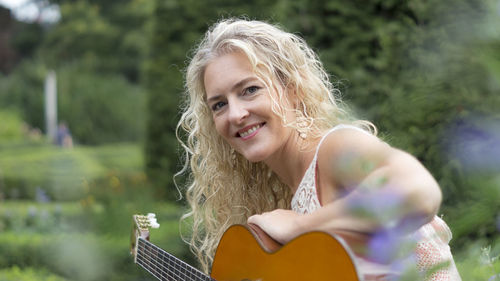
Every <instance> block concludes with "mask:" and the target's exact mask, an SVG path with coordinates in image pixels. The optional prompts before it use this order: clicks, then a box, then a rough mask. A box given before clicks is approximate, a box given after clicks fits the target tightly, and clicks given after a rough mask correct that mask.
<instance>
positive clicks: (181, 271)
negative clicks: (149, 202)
mask: <svg viewBox="0 0 500 281" xmlns="http://www.w3.org/2000/svg"><path fill="white" fill-rule="evenodd" d="M139 240H140V242H142V243H139V246H142V247H143V248H144V249H145V252H146V253H150V254H151V253H154V254H155V255H156V257H158V258H161V260H163V261H165V262H166V263H167V264H170V265H171V267H172V268H173V270H170V269H169V268H168V267H166V268H165V269H166V270H167V271H168V272H165V271H163V270H162V268H161V267H162V264H160V263H158V262H156V260H155V259H154V257H153V259H152V260H151V262H150V266H149V267H150V269H151V270H152V271H155V268H156V271H158V269H160V271H162V272H163V273H164V274H162V275H161V276H164V275H165V273H166V274H167V277H172V276H168V273H169V272H170V273H171V274H172V275H173V276H174V277H177V278H179V277H182V276H184V277H185V279H183V280H214V279H212V278H211V277H210V276H208V275H205V274H204V273H203V272H201V271H199V270H198V269H196V268H195V267H192V266H191V265H189V264H187V263H185V262H183V261H182V260H180V259H178V258H176V257H175V256H173V255H171V254H169V253H168V252H166V251H164V250H163V249H161V248H159V247H157V246H156V245H154V244H152V243H151V242H148V241H146V240H144V239H139ZM141 244H144V245H141ZM148 246H149V247H148ZM149 248H150V249H151V250H149ZM153 267H154V268H153ZM163 267H165V266H163ZM186 278H187V279H186ZM160 280H161V279H160ZM174 280H178V279H174Z"/></svg>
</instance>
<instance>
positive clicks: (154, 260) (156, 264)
mask: <svg viewBox="0 0 500 281" xmlns="http://www.w3.org/2000/svg"><path fill="white" fill-rule="evenodd" d="M146 245H147V246H149V248H151V249H153V250H157V251H156V252H155V254H156V257H153V259H152V260H150V261H151V264H152V265H153V266H154V267H156V268H160V270H161V264H159V263H158V262H156V259H155V258H158V257H160V255H161V254H162V252H161V251H158V249H159V248H158V249H155V248H154V247H153V246H154V245H152V244H151V243H146ZM160 250H161V249H160ZM145 252H146V253H150V254H151V253H153V251H150V250H148V249H146V250H145ZM162 260H165V259H164V256H162ZM165 261H166V262H167V263H168V262H169V260H165ZM153 262H154V263H155V264H153ZM166 269H167V271H168V272H165V271H163V273H166V274H167V277H172V275H173V276H174V277H177V279H174V280H179V277H181V276H180V275H179V274H182V272H181V271H179V270H178V269H176V268H175V265H174V270H177V272H178V273H176V272H175V271H174V270H171V269H170V268H169V267H166ZM169 272H170V273H171V275H170V276H169V275H168V273H169ZM164 275H165V274H162V277H163V276H164ZM184 276H185V277H186V278H189V279H191V278H190V276H189V275H187V274H184ZM184 280H186V279H185V278H184Z"/></svg>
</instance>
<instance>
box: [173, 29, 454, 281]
mask: <svg viewBox="0 0 500 281" xmlns="http://www.w3.org/2000/svg"><path fill="white" fill-rule="evenodd" d="M337 93H338V91H337V89H335V88H334V87H333V86H332V84H331V83H330V81H329V78H328V75H327V74H326V73H325V71H324V69H323V66H322V64H321V62H320V61H319V60H318V58H317V56H316V54H315V53H314V52H313V51H312V50H311V49H310V48H309V47H308V46H307V44H306V43H305V42H304V40H302V39H301V38H299V37H297V36H295V35H293V34H291V33H288V32H284V31H283V30H281V29H279V28H277V27H276V26H273V25H270V24H267V23H263V22H259V21H247V20H237V19H230V20H224V21H221V22H219V23H217V24H216V25H214V26H213V27H212V28H211V29H210V30H209V31H208V32H207V33H206V34H205V37H204V39H203V41H202V42H201V43H200V45H199V46H198V48H197V49H196V51H195V54H194V56H193V57H192V59H191V62H190V64H189V67H188V69H187V73H186V96H185V107H184V110H183V115H182V117H181V120H180V122H179V124H178V130H179V131H178V135H181V132H180V130H184V131H185V132H186V133H187V134H186V136H187V140H181V139H179V141H180V142H181V144H182V145H183V147H184V148H185V151H186V159H185V166H184V169H183V170H182V171H181V172H180V174H182V173H184V172H186V173H190V177H189V178H190V179H191V182H189V183H188V186H187V190H186V197H187V200H188V202H189V204H190V207H191V210H190V211H189V212H188V213H187V214H186V215H185V216H184V217H183V220H184V222H186V223H190V224H191V225H190V228H191V229H192V230H193V232H192V236H191V239H190V241H189V243H190V245H191V247H192V249H193V251H194V252H195V253H196V255H197V257H198V258H199V260H200V262H201V264H202V266H203V268H204V270H205V271H208V270H209V267H210V264H211V263H212V260H213V256H214V253H215V249H216V245H217V243H218V242H219V240H220V238H221V236H222V234H223V233H224V231H225V230H226V229H228V227H229V226H231V225H234V224H246V223H248V224H249V225H251V226H253V227H255V226H258V227H259V228H260V229H262V230H264V231H265V232H266V233H267V234H268V235H269V236H271V237H272V238H273V239H274V240H276V241H278V242H279V243H281V244H286V243H288V242H290V241H291V240H294V239H295V238H296V237H298V236H300V235H302V234H305V233H307V232H311V231H322V232H326V233H328V234H331V235H334V236H336V237H340V238H341V239H342V240H345V242H346V243H347V244H346V245H348V246H349V247H350V249H351V250H353V251H354V254H355V256H354V259H355V263H356V264H357V266H358V271H359V272H360V275H362V276H363V277H364V279H365V280H392V279H393V278H395V277H398V278H399V277H401V276H402V275H404V274H407V273H408V272H417V273H415V274H416V277H415V276H414V277H415V278H417V279H418V278H420V279H424V278H425V279H426V280H460V276H459V275H458V272H457V270H456V268H455V265H454V262H453V258H452V256H451V253H450V249H449V247H448V244H447V243H448V242H449V240H450V239H451V232H450V231H449V228H448V226H447V225H446V223H444V222H443V221H442V220H441V219H439V218H438V217H437V216H436V213H437V211H438V209H439V206H440V202H441V192H440V188H439V186H438V184H437V183H436V181H435V180H434V178H433V177H432V176H431V175H430V173H429V172H428V171H427V170H426V169H425V168H424V167H423V166H422V165H421V164H420V163H419V162H418V161H417V160H416V159H415V158H414V157H413V156H411V155H409V154H408V153H406V152H404V151H401V150H399V149H396V148H393V147H391V146H389V145H388V144H386V143H384V142H383V141H381V140H380V139H378V138H377V137H376V136H375V135H376V131H375V127H374V126H373V125H372V124H371V123H370V122H367V121H362V120H356V119H354V118H353V117H352V116H349V115H348V114H346V111H345V110H343V109H342V107H341V106H339V103H340V100H339V99H337V98H336V96H335V95H336V94H337ZM381 244H383V245H382V247H381V246H380V245H381ZM388 245H391V246H392V247H386V246H388ZM409 245H411V246H409ZM380 249H387V251H386V252H385V253H382V251H380ZM405 249H410V250H409V251H405ZM413 257H414V258H415V259H416V260H414V259H413ZM408 261H411V262H408ZM415 263H416V264H417V268H418V271H417V268H415V270H413V268H412V266H411V265H414V264H415ZM401 265H405V266H403V267H402V266H401ZM407 266H409V267H407ZM412 280H414V279H412Z"/></svg>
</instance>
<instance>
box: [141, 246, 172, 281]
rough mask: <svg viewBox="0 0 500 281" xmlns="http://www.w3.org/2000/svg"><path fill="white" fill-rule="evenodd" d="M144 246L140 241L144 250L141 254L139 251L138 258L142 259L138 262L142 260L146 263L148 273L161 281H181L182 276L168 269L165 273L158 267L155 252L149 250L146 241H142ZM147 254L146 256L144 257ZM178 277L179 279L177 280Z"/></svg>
mask: <svg viewBox="0 0 500 281" xmlns="http://www.w3.org/2000/svg"><path fill="white" fill-rule="evenodd" d="M142 242H143V243H142V245H141V241H139V247H141V248H142V249H143V251H142V252H139V251H138V256H137V257H138V258H139V257H140V259H138V260H141V261H143V262H144V265H145V266H148V269H149V270H148V269H146V268H145V269H146V270H147V271H148V272H150V273H151V274H153V275H154V276H155V277H156V278H158V279H159V280H167V281H168V280H181V279H180V276H178V275H176V274H175V272H172V270H170V269H168V268H166V269H167V271H163V270H162V268H161V267H160V266H159V265H158V262H156V261H155V258H156V257H155V256H153V252H152V251H150V250H148V246H150V245H148V243H146V242H145V241H144V240H143V241H142ZM144 254H145V255H144ZM176 277H177V278H176ZM165 278H173V279H165Z"/></svg>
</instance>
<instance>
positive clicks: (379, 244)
mask: <svg viewBox="0 0 500 281" xmlns="http://www.w3.org/2000/svg"><path fill="white" fill-rule="evenodd" d="M414 249H415V242H414V239H412V237H411V236H409V235H408V234H407V232H406V231H404V230H403V229H402V228H399V227H396V228H384V229H380V230H379V231H377V232H376V233H375V234H374V235H373V236H372V238H371V239H370V241H369V242H368V249H367V257H368V259H370V260H372V261H374V262H376V263H380V264H386V265H391V268H393V269H394V270H395V271H398V272H402V271H404V270H405V269H406V268H407V265H406V262H404V261H407V260H408V259H410V260H413V258H412V257H413V255H414V251H413V250H414Z"/></svg>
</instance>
